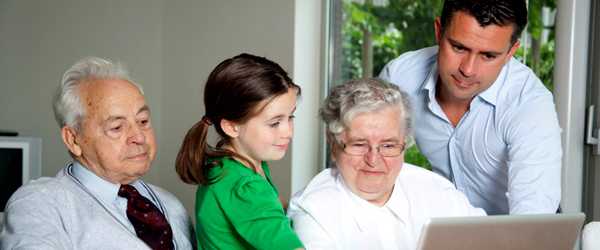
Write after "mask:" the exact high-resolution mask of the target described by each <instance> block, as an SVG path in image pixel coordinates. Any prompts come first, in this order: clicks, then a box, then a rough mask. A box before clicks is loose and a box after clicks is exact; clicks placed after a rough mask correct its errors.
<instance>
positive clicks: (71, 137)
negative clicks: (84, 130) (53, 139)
mask: <svg viewBox="0 0 600 250" xmlns="http://www.w3.org/2000/svg"><path fill="white" fill-rule="evenodd" d="M60 134H61V136H62V140H63V142H64V143H65V145H66V146H67V148H68V149H69V152H71V154H73V155H75V156H81V146H79V142H78V141H77V132H75V129H73V128H71V127H69V126H64V127H62V129H61V130H60Z"/></svg>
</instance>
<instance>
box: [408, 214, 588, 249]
mask: <svg viewBox="0 0 600 250" xmlns="http://www.w3.org/2000/svg"><path fill="white" fill-rule="evenodd" d="M584 219H585V215H584V214H583V213H570V214H536V215H494V216H479V217H448V218H432V219H430V220H429V222H428V223H426V224H425V226H424V227H423V231H422V233H421V238H420V240H419V247H418V248H417V249H419V250H435V249H444V250H455V249H460V250H475V249H477V250H479V249H486V250H500V249H510V250H521V249H522V250H554V249H556V250H565V249H573V247H574V245H575V242H576V240H577V237H578V235H579V232H580V230H581V227H582V225H583V221H584Z"/></svg>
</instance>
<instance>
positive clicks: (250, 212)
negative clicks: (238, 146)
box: [196, 158, 302, 249]
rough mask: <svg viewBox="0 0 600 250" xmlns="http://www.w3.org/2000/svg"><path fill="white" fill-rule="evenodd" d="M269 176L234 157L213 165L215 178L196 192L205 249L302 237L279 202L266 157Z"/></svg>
mask: <svg viewBox="0 0 600 250" xmlns="http://www.w3.org/2000/svg"><path fill="white" fill-rule="evenodd" d="M262 168H263V171H264V173H265V176H266V179H265V178H263V177H262V176H260V175H259V174H258V173H256V172H254V170H252V169H249V168H247V167H245V166H244V165H242V164H241V163H240V162H238V161H236V160H233V159H231V158H223V159H222V164H221V165H220V166H217V167H214V168H212V169H211V170H210V171H209V178H216V179H215V180H216V181H215V182H214V183H212V184H209V185H206V186H199V187H198V191H197V192H196V223H197V225H196V234H197V236H198V237H197V239H198V246H199V247H200V248H201V249H295V248H301V247H302V243H301V242H300V240H299V239H298V236H296V233H294V231H293V229H292V227H291V225H290V220H289V219H288V218H287V217H286V216H285V213H284V211H283V207H282V206H281V203H280V202H279V198H278V194H277V189H276V188H275V186H274V185H273V183H272V181H271V174H270V172H269V167H268V166H267V164H266V163H264V162H263V163H262Z"/></svg>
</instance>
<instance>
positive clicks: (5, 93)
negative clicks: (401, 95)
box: [0, 0, 163, 176]
mask: <svg viewBox="0 0 600 250" xmlns="http://www.w3.org/2000/svg"><path fill="white" fill-rule="evenodd" d="M161 6H162V2H161V1H158V0H152V1H147V0H128V1H118V0H111V1H91V0H87V1H69V0H53V1H35V0H4V1H0V76H1V78H0V86H1V88H0V129H9V130H16V131H18V132H19V133H20V134H21V135H27V136H37V137H41V138H42V140H43V146H42V147H43V156H42V157H43V160H42V162H43V163H42V175H46V176H53V175H55V174H56V172H57V171H58V170H59V169H60V168H62V167H63V166H64V164H65V163H66V162H67V161H68V160H69V156H68V154H67V153H66V150H65V147H64V146H63V144H62V142H61V141H60V137H59V128H58V125H56V122H55V121H54V116H53V113H52V107H51V100H52V95H53V92H54V90H55V88H56V86H58V84H59V81H60V79H61V77H62V74H63V72H64V71H65V70H66V69H67V68H68V67H69V66H70V65H72V64H73V63H74V62H75V61H76V60H79V59H80V58H82V57H84V56H91V55H95V56H101V57H106V58H111V59H113V60H121V61H123V62H126V64H127V65H128V66H129V69H130V70H131V71H132V72H133V77H134V78H135V79H136V80H137V81H139V82H140V83H141V84H142V85H143V87H144V89H145V92H146V95H147V97H148V102H149V105H150V107H151V109H152V111H153V115H154V119H155V120H161V112H160V109H161V103H162V102H161V100H160V98H159V97H160V90H161V85H162V78H163V76H162V45H161V44H162V42H161V41H162V28H161V26H162V25H161V23H162V20H161V19H162V18H161V16H162V7H161ZM160 125H161V124H160V123H157V124H156V126H157V130H159V131H160V130H161V126H160ZM158 138H159V140H160V139H161V134H158Z"/></svg>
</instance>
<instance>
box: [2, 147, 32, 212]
mask: <svg viewBox="0 0 600 250" xmlns="http://www.w3.org/2000/svg"><path fill="white" fill-rule="evenodd" d="M41 162H42V140H41V139H40V138H35V137H21V136H0V217H1V216H2V215H3V212H4V208H5V207H6V203H7V202H8V200H9V199H10V196H11V195H12V194H13V193H14V192H15V191H16V190H17V189H18V188H19V187H20V186H22V185H23V184H25V183H27V182H28V181H30V180H33V179H37V178H38V177H40V175H41V172H42V171H41V170H42V165H41Z"/></svg>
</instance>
